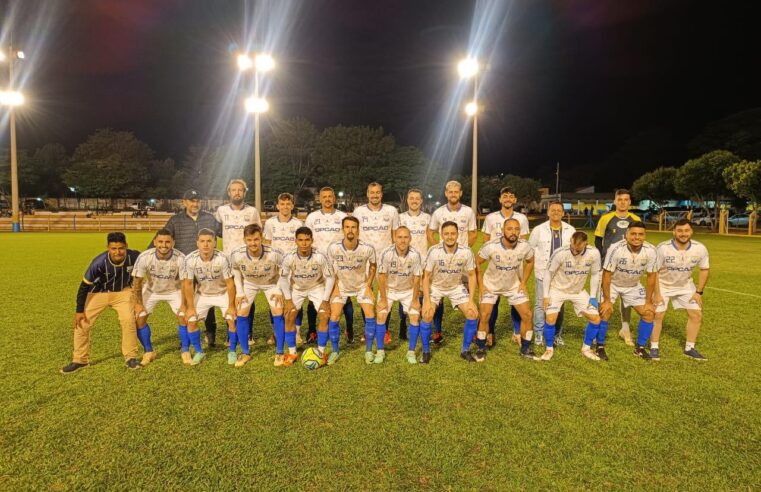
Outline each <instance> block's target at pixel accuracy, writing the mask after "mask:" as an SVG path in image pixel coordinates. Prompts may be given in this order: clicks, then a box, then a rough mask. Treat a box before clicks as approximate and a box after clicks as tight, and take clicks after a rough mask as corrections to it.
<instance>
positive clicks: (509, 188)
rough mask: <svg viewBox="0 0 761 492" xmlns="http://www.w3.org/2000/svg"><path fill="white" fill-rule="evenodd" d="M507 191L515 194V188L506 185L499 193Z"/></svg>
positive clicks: (502, 193)
mask: <svg viewBox="0 0 761 492" xmlns="http://www.w3.org/2000/svg"><path fill="white" fill-rule="evenodd" d="M505 193H511V194H513V195H515V190H513V187H512V186H505V187H504V188H502V189H501V190H499V194H500V195H504V194H505Z"/></svg>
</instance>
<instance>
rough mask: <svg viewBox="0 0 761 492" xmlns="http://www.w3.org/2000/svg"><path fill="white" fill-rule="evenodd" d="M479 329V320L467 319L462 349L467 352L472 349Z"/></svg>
mask: <svg viewBox="0 0 761 492" xmlns="http://www.w3.org/2000/svg"><path fill="white" fill-rule="evenodd" d="M477 329H478V320H475V319H466V320H465V328H463V330H462V351H463V352H467V351H468V350H470V344H471V343H473V336H475V334H476V330H477Z"/></svg>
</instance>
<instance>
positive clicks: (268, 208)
mask: <svg viewBox="0 0 761 492" xmlns="http://www.w3.org/2000/svg"><path fill="white" fill-rule="evenodd" d="M262 209H263V210H262V212H277V207H276V206H275V202H274V201H272V200H264V203H262Z"/></svg>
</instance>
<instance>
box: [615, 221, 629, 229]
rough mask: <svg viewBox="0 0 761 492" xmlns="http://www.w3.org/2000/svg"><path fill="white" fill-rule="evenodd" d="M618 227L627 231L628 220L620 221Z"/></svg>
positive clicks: (617, 223)
mask: <svg viewBox="0 0 761 492" xmlns="http://www.w3.org/2000/svg"><path fill="white" fill-rule="evenodd" d="M616 225H617V226H618V227H620V228H621V229H626V228H628V227H629V221H627V220H619V221H618V222H616Z"/></svg>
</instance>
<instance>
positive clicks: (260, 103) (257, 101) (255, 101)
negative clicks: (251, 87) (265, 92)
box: [245, 96, 270, 114]
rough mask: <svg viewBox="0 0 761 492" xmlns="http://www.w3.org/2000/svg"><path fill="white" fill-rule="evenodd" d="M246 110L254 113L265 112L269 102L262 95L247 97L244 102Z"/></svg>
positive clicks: (267, 109) (268, 107)
mask: <svg viewBox="0 0 761 492" xmlns="http://www.w3.org/2000/svg"><path fill="white" fill-rule="evenodd" d="M245 105H246V111H248V112H249V113H254V114H261V113H266V112H267V111H269V109H270V103H268V102H267V100H266V99H264V98H263V97H253V96H252V97H249V98H248V99H246V102H245Z"/></svg>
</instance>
